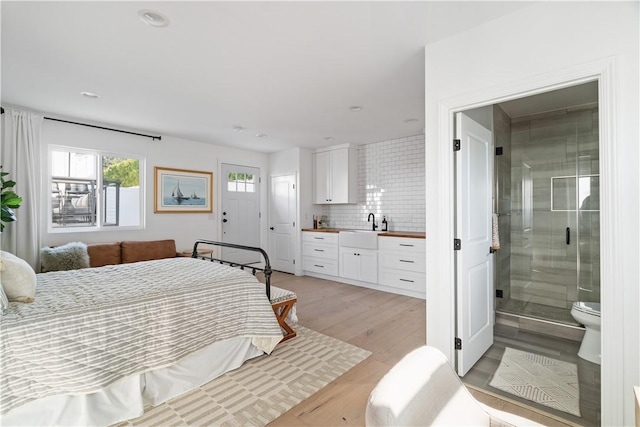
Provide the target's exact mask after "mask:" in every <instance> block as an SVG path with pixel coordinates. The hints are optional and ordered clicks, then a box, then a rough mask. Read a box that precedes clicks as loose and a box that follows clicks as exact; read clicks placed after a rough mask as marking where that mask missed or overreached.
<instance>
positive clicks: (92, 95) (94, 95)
mask: <svg viewBox="0 0 640 427" xmlns="http://www.w3.org/2000/svg"><path fill="white" fill-rule="evenodd" d="M80 95H82V96H86V97H87V98H100V95H98V94H96V93H93V92H80Z"/></svg>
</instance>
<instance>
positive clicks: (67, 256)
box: [40, 242, 89, 272]
mask: <svg viewBox="0 0 640 427" xmlns="http://www.w3.org/2000/svg"><path fill="white" fill-rule="evenodd" d="M40 261H41V263H42V271H43V272H47V271H62V270H77V269H79V268H88V267H89V254H88V253H87V245H86V243H82V242H70V243H67V244H64V245H62V246H56V247H55V248H49V247H44V248H42V251H41V253H40Z"/></svg>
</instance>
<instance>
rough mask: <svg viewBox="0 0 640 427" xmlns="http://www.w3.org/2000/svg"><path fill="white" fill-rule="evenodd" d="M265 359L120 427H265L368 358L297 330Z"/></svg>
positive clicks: (356, 349) (356, 350)
mask: <svg viewBox="0 0 640 427" xmlns="http://www.w3.org/2000/svg"><path fill="white" fill-rule="evenodd" d="M295 330H296V332H297V334H298V335H297V336H296V337H295V338H293V339H290V340H288V341H285V342H283V343H281V344H278V346H277V347H276V349H275V350H274V351H273V352H272V354H271V355H270V356H266V355H265V356H260V357H257V358H255V359H252V360H249V361H248V362H246V363H245V364H244V365H242V366H241V367H240V368H238V369H236V370H234V371H231V372H227V373H226V374H224V375H222V376H220V377H218V378H216V379H214V380H213V381H210V382H209V383H207V384H204V385H203V386H201V387H198V388H197V389H195V390H192V391H190V392H188V393H185V394H184V395H182V396H178V397H176V398H174V399H171V400H169V401H167V402H165V403H163V404H161V405H158V406H156V407H154V408H151V409H148V410H147V411H146V412H145V413H144V415H142V416H141V417H139V418H136V419H133V420H129V421H126V422H124V423H121V424H119V426H122V427H124V426H194V425H202V426H229V427H231V426H264V425H266V424H268V423H269V422H271V421H273V420H274V419H276V418H277V417H279V416H280V415H282V414H284V413H285V412H287V411H288V410H289V409H291V408H293V407H294V406H295V405H297V404H298V403H300V402H302V401H303V400H304V399H306V398H308V397H309V396H311V395H312V394H314V393H315V392H317V391H318V390H320V389H321V388H323V387H324V386H326V385H327V384H329V383H330V382H332V381H333V380H335V379H336V378H338V377H339V376H340V375H342V374H344V373H345V372H347V371H348V370H349V369H351V368H353V367H354V366H356V365H357V364H358V363H360V362H362V361H363V360H365V359H366V358H367V357H369V356H370V355H371V352H369V351H367V350H363V349H361V348H359V347H356V346H353V345H351V344H349V343H346V342H343V341H340V340H338V339H336V338H332V337H329V336H326V335H323V334H321V333H318V332H315V331H312V330H311V329H307V328H305V327H302V326H297V327H296V328H295Z"/></svg>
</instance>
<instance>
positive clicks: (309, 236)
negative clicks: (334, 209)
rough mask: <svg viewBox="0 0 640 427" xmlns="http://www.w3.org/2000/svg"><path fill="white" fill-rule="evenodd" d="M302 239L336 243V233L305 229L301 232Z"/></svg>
mask: <svg viewBox="0 0 640 427" xmlns="http://www.w3.org/2000/svg"><path fill="white" fill-rule="evenodd" d="M302 241H303V242H316V243H328V244H335V245H337V244H338V233H314V232H313V231H305V232H303V233H302Z"/></svg>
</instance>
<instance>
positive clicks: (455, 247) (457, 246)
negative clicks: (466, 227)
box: [453, 239, 462, 251]
mask: <svg viewBox="0 0 640 427" xmlns="http://www.w3.org/2000/svg"><path fill="white" fill-rule="evenodd" d="M461 249H462V240H460V239H453V250H454V251H459V250H461Z"/></svg>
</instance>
